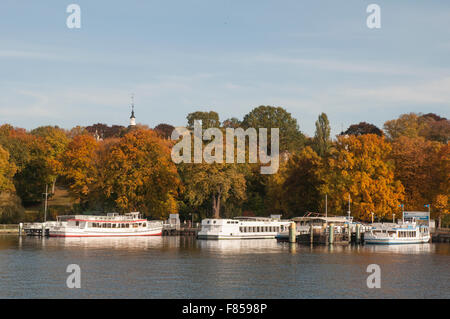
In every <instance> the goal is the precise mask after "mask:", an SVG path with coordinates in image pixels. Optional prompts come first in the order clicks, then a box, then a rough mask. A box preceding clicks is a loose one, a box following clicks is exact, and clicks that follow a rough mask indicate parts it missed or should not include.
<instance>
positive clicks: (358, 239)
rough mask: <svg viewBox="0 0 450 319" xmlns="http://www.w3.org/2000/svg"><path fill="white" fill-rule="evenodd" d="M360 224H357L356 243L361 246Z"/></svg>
mask: <svg viewBox="0 0 450 319" xmlns="http://www.w3.org/2000/svg"><path fill="white" fill-rule="evenodd" d="M360 226H361V225H360V224H356V243H357V244H359V242H360V240H361V233H360Z"/></svg>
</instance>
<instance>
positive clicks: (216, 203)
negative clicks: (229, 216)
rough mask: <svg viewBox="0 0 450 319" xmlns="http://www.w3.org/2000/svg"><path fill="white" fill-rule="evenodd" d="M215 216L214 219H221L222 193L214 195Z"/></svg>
mask: <svg viewBox="0 0 450 319" xmlns="http://www.w3.org/2000/svg"><path fill="white" fill-rule="evenodd" d="M213 214H214V218H216V219H219V218H220V193H219V194H218V195H217V197H216V196H215V195H213Z"/></svg>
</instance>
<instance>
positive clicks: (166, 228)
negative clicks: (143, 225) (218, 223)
mask: <svg viewBox="0 0 450 319" xmlns="http://www.w3.org/2000/svg"><path fill="white" fill-rule="evenodd" d="M199 231H200V227H198V226H197V227H191V226H190V225H186V224H185V225H181V224H176V225H173V224H172V225H171V224H164V225H163V231H162V235H163V236H195V237H197V233H198V232H199Z"/></svg>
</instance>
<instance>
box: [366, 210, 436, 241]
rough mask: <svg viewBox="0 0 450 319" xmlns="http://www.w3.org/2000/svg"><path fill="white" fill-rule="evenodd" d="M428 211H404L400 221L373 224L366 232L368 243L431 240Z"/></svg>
mask: <svg viewBox="0 0 450 319" xmlns="http://www.w3.org/2000/svg"><path fill="white" fill-rule="evenodd" d="M429 217H430V215H429V213H428V212H404V213H403V219H402V221H400V222H399V223H376V224H371V226H370V227H369V229H368V230H366V233H365V234H364V242H365V243H366V244H385V245H393V244H418V243H427V242H429V241H430V238H431V236H430V227H429Z"/></svg>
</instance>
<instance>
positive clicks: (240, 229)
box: [197, 217, 289, 239]
mask: <svg viewBox="0 0 450 319" xmlns="http://www.w3.org/2000/svg"><path fill="white" fill-rule="evenodd" d="M288 227H289V222H288V221H282V220H279V219H275V218H267V217H236V218H233V219H210V218H208V219H204V220H202V228H201V230H200V231H199V232H198V234H197V238H199V239H273V238H275V236H276V235H277V233H279V232H281V231H284V230H286V229H287V228H288Z"/></svg>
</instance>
